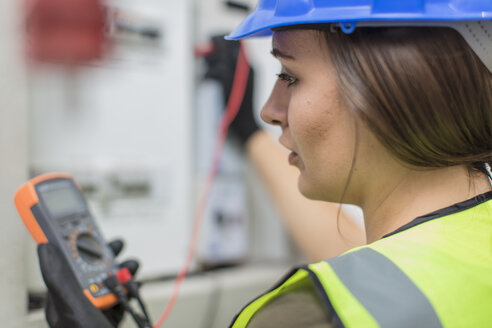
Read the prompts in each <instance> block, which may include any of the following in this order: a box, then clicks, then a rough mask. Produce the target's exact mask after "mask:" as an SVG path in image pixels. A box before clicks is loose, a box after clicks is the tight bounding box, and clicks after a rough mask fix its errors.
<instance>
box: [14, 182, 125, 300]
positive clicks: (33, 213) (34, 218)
mask: <svg viewBox="0 0 492 328" xmlns="http://www.w3.org/2000/svg"><path fill="white" fill-rule="evenodd" d="M15 205H16V207H17V210H18V211H19V214H20V216H21V218H22V220H23V221H24V224H25V225H26V227H27V230H29V232H30V233H31V235H32V237H33V238H34V240H35V241H36V243H37V244H38V245H39V244H42V243H48V242H49V243H51V244H53V245H56V246H57V247H58V248H59V249H60V250H61V252H62V254H63V255H64V256H65V257H66V259H67V260H68V263H69V264H70V267H71V268H72V271H73V274H74V276H75V277H76V278H77V280H78V281H79V283H80V287H81V288H82V290H83V292H84V294H85V295H86V296H87V298H88V299H89V300H90V301H91V302H92V304H93V305H94V306H96V307H97V308H99V309H105V308H108V307H110V306H112V305H114V304H116V303H117V298H116V296H115V295H114V294H112V293H111V292H110V291H109V290H108V289H107V288H106V287H105V286H104V285H103V283H102V282H103V281H104V280H105V279H106V278H107V277H108V276H110V275H113V274H115V273H116V270H117V266H116V264H115V261H114V255H113V252H112V251H111V249H110V248H109V247H108V246H107V245H106V243H105V241H104V239H103V238H102V235H101V233H100V232H99V229H98V228H97V226H96V224H95V222H94V218H93V217H92V215H91V213H90V211H89V207H88V206H87V201H86V200H85V198H84V196H83V195H82V193H81V191H80V189H79V187H78V186H77V185H76V184H75V182H74V180H73V179H72V177H71V176H70V175H68V174H62V173H53V174H45V175H41V176H38V177H36V178H34V179H32V180H30V181H28V182H27V183H25V184H24V185H23V186H21V187H20V188H19V190H18V191H17V193H16V195H15Z"/></svg>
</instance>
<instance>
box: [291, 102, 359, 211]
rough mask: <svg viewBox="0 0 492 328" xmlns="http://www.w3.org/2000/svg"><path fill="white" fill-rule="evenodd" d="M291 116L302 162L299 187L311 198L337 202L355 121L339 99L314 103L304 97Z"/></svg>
mask: <svg viewBox="0 0 492 328" xmlns="http://www.w3.org/2000/svg"><path fill="white" fill-rule="evenodd" d="M303 105H304V106H303V108H302V110H300V111H298V112H296V113H295V114H293V115H292V120H291V122H290V124H291V125H290V129H291V133H292V136H293V139H294V141H295V143H296V146H297V149H296V150H297V151H298V153H299V156H300V158H301V161H302V166H303V167H302V168H301V175H300V178H299V189H300V190H301V192H302V193H303V194H304V195H305V196H307V197H309V198H315V199H329V200H331V201H339V198H337V197H339V196H340V195H339V194H338V192H339V191H340V192H341V190H343V187H344V185H345V182H346V179H347V177H348V174H349V172H350V168H351V164H352V159H353V155H354V151H355V142H356V141H355V139H356V138H355V124H354V120H353V118H352V116H351V115H350V113H349V112H348V110H347V109H346V108H345V107H344V106H342V105H341V104H340V103H339V102H337V101H335V100H333V99H330V101H327V100H324V101H323V102H321V103H320V104H319V105H318V106H317V103H315V102H314V100H312V99H306V100H305V101H304V103H303Z"/></svg>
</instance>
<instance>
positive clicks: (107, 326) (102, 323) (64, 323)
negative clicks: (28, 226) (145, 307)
mask: <svg viewBox="0 0 492 328" xmlns="http://www.w3.org/2000/svg"><path fill="white" fill-rule="evenodd" d="M109 247H110V248H111V249H112V250H113V252H114V253H115V255H118V253H119V252H120V251H121V249H122V248H123V243H122V242H121V241H114V242H111V243H110V244H109ZM38 256H39V265H40V267H41V273H42V275H43V279H44V282H45V284H46V286H47V288H48V297H47V301H46V309H45V314H46V320H47V321H48V324H49V325H50V327H51V328H67V327H70V328H114V327H117V326H118V323H119V322H120V321H121V319H122V318H123V315H124V309H123V306H122V305H121V304H117V305H115V306H113V307H112V308H110V309H108V310H105V311H100V310H99V309H97V308H96V307H94V306H93V305H92V303H91V302H90V301H89V300H88V299H87V297H86V296H85V295H84V293H83V292H82V290H81V289H80V286H79V284H78V282H77V280H76V278H75V277H73V276H72V274H67V272H70V271H71V270H70V267H69V264H68V263H67V262H66V260H65V258H64V257H63V255H62V254H61V252H60V250H59V249H58V248H57V247H56V246H54V245H52V244H41V245H39V246H38ZM120 266H125V267H127V268H128V269H129V270H130V272H131V273H132V274H135V272H136V270H137V269H138V263H137V262H136V261H133V260H132V261H126V262H124V263H122V264H121V265H120Z"/></svg>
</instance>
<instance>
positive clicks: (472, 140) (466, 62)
mask: <svg viewBox="0 0 492 328" xmlns="http://www.w3.org/2000/svg"><path fill="white" fill-rule="evenodd" d="M326 26H327V25H325V28H323V29H322V30H321V33H322V34H321V35H322V36H323V37H324V40H326V43H327V45H328V48H329V53H330V57H331V60H332V62H333V65H334V67H335V70H336V71H337V73H338V74H337V79H338V84H339V88H340V93H341V96H342V98H343V99H344V100H345V102H346V103H347V104H348V106H349V107H350V108H351V109H352V110H353V111H354V112H355V113H356V114H357V115H359V116H360V117H361V118H362V119H363V121H364V122H366V124H367V125H368V126H369V128H370V129H371V131H372V132H373V133H374V134H375V135H376V136H377V138H378V139H379V141H380V142H381V143H382V144H383V145H384V146H385V147H386V148H387V149H388V150H389V151H390V152H391V153H392V154H393V155H395V156H396V157H397V158H399V159H400V160H402V161H403V162H405V163H409V164H411V165H414V166H420V167H444V166H453V165H466V166H467V167H468V168H469V169H470V170H472V169H473V168H475V169H479V170H480V171H482V172H485V169H484V163H485V162H489V163H490V162H492V74H491V73H490V72H489V71H488V69H487V68H486V67H485V65H483V63H482V62H481V61H480V59H479V58H478V57H477V56H476V55H475V53H474V52H473V50H471V48H470V47H469V46H468V44H467V43H466V41H465V40H464V39H463V38H462V37H461V35H460V34H459V33H458V32H456V31H455V30H453V29H451V28H436V27H418V28H417V27H412V28H407V27H392V28H381V27H379V28H374V27H373V28H358V29H357V30H356V31H355V32H354V33H352V34H344V33H342V32H340V31H334V30H333V28H326ZM317 28H319V27H317Z"/></svg>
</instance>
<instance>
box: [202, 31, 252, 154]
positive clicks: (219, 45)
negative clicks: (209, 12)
mask: <svg viewBox="0 0 492 328" xmlns="http://www.w3.org/2000/svg"><path fill="white" fill-rule="evenodd" d="M212 42H213V43H214V45H215V51H214V52H213V53H211V54H209V55H207V56H205V61H206V63H207V66H208V70H207V73H206V74H205V78H211V79H215V80H218V81H219V82H220V84H221V85H222V90H223V94H224V104H227V101H228V100H229V95H230V94H231V90H232V83H233V80H234V73H235V70H236V63H237V57H238V54H239V42H237V41H227V40H225V39H224V36H223V35H221V36H216V37H213V38H212ZM253 81H254V71H253V69H252V68H251V67H250V72H249V77H248V84H247V86H246V91H245V94H244V98H243V102H242V104H241V107H240V109H239V112H238V114H237V116H236V118H235V119H234V121H232V123H231V125H230V128H231V130H232V131H233V132H234V134H235V135H236V136H237V137H238V138H239V141H240V142H241V144H243V145H244V144H245V143H246V142H247V141H248V139H249V137H250V136H252V135H253V133H255V132H256V131H257V130H258V129H259V126H258V124H257V123H256V120H255V118H254V113H253Z"/></svg>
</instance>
